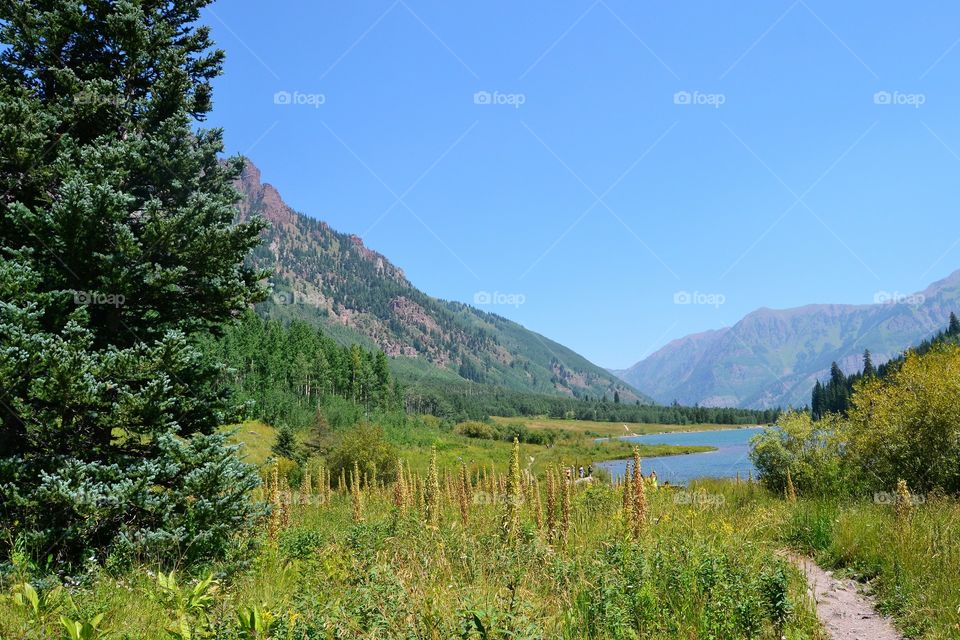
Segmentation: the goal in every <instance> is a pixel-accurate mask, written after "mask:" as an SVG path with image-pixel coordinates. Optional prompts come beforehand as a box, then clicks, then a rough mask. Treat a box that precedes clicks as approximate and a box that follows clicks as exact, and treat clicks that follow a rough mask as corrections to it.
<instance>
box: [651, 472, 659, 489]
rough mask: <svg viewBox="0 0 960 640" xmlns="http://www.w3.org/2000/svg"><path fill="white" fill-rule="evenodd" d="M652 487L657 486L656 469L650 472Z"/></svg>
mask: <svg viewBox="0 0 960 640" xmlns="http://www.w3.org/2000/svg"><path fill="white" fill-rule="evenodd" d="M650 487H651V488H652V489H656V488H657V472H656V471H651V472H650Z"/></svg>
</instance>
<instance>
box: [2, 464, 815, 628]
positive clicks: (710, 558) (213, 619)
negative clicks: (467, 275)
mask: <svg viewBox="0 0 960 640" xmlns="http://www.w3.org/2000/svg"><path fill="white" fill-rule="evenodd" d="M510 458H512V460H511V461H510V462H509V465H508V468H509V473H508V474H504V473H501V472H498V471H496V470H490V469H487V468H486V467H479V466H471V465H469V464H467V463H466V462H464V461H461V462H460V463H459V464H457V465H456V466H453V467H450V468H447V467H444V466H443V465H441V464H440V463H439V462H438V461H437V459H436V458H434V457H433V456H431V460H430V461H428V462H427V464H426V469H427V473H426V474H423V473H421V472H419V471H413V470H412V469H411V468H412V467H419V466H421V465H410V464H404V465H402V467H401V468H402V469H403V473H401V474H400V478H401V479H402V480H398V481H397V484H396V485H390V486H385V485H384V484H383V483H381V482H378V481H375V480H373V479H372V477H371V475H372V476H373V477H375V474H371V475H367V477H366V478H362V475H363V474H362V472H361V471H360V470H354V472H353V473H352V474H350V477H349V478H347V479H345V481H344V488H343V489H342V490H334V489H332V488H330V485H331V484H332V483H330V480H329V477H327V478H326V480H319V478H323V477H324V476H325V473H324V472H323V471H322V469H311V471H310V477H311V478H312V479H314V480H313V482H314V484H315V485H316V486H311V487H310V488H309V489H307V488H306V487H304V488H303V489H302V490H297V489H291V488H290V487H289V486H287V485H286V484H285V483H284V480H283V476H282V474H279V473H275V472H274V470H273V469H270V470H268V479H269V482H268V484H267V487H266V494H265V495H267V496H269V498H270V500H271V501H273V502H274V503H275V505H274V506H275V509H274V516H273V517H272V518H271V519H270V520H269V521H268V522H267V523H265V526H264V530H263V532H262V548H261V551H260V552H259V553H258V554H257V555H256V556H254V557H250V558H247V559H246V560H247V561H248V563H247V565H246V567H245V568H242V569H241V570H239V571H234V572H233V573H228V572H226V571H225V570H226V569H228V568H229V567H227V566H226V565H225V566H221V567H213V568H212V569H213V570H214V571H215V577H216V580H215V581H214V582H213V583H210V585H208V586H209V588H210V589H211V591H210V594H211V597H210V599H209V601H208V600H206V599H203V600H202V605H198V608H189V607H188V608H185V609H182V610H181V609H177V610H174V609H172V608H171V605H170V604H169V603H170V602H173V601H176V602H184V601H187V600H188V598H187V596H188V594H189V592H190V590H191V589H197V588H199V586H200V585H201V584H202V583H201V582H200V579H201V578H202V577H203V576H205V575H207V571H208V570H209V569H211V568H204V569H203V570H202V571H201V570H200V569H199V568H198V569H197V573H196V575H195V576H194V577H193V578H191V577H190V576H189V575H183V576H180V577H179V582H178V584H179V585H181V587H178V589H181V588H182V590H183V594H184V595H183V597H179V596H178V597H177V598H171V597H167V596H164V594H165V593H166V592H165V591H164V590H163V589H162V588H161V587H160V586H158V584H157V582H156V580H155V579H154V578H153V576H152V575H151V573H150V571H151V568H150V567H138V568H134V569H131V570H127V571H121V572H118V573H115V574H111V573H109V572H107V571H105V570H103V569H101V568H95V567H93V566H91V571H90V573H89V574H87V575H84V576H80V577H79V578H78V579H77V580H75V581H74V582H72V583H71V584H70V585H69V589H68V591H69V593H70V596H71V600H72V602H73V603H75V606H74V605H71V604H70V603H66V602H64V603H63V604H62V605H61V606H60V607H59V608H58V609H56V610H54V609H51V610H50V611H49V612H46V613H45V614H44V617H42V619H37V620H31V618H30V616H29V615H28V612H26V611H24V610H22V608H20V607H18V606H17V605H15V604H13V603H12V602H9V601H8V602H4V603H3V604H0V636H2V637H4V638H7V637H9V638H21V637H29V634H30V633H33V634H34V636H35V637H43V638H47V637H56V635H55V634H56V624H57V616H59V615H62V614H69V615H71V616H76V617H78V618H79V617H82V616H95V615H97V614H99V613H103V614H104V616H105V617H104V625H105V627H106V628H109V629H112V630H114V631H117V632H119V634H120V637H124V634H125V636H126V637H129V638H168V637H171V636H169V633H171V630H173V631H175V627H176V625H179V624H183V620H186V621H187V622H186V623H187V624H188V625H194V627H195V628H192V629H191V632H192V634H193V636H194V637H200V636H202V635H203V634H208V635H209V636H211V637H213V636H215V637H217V638H224V639H229V638H244V637H258V638H266V637H270V638H287V637H290V638H300V639H307V638H310V639H313V638H357V637H370V638H393V637H405V638H406V637H428V638H508V637H509V638H557V637H559V638H650V639H654V638H677V637H680V638H781V637H786V638H797V639H799V638H805V639H806V638H818V637H819V635H818V634H819V630H818V625H817V623H816V620H815V617H814V615H813V613H812V610H811V606H810V603H809V602H807V601H806V599H805V593H806V592H805V587H804V585H803V584H802V578H801V577H800V576H799V574H797V572H796V571H795V570H794V569H793V568H792V567H791V566H790V565H789V564H788V563H786V562H785V561H784V560H782V559H780V558H779V556H778V555H777V554H776V553H775V551H776V549H775V546H774V545H772V544H769V543H768V541H769V540H771V539H773V537H774V536H773V531H774V530H775V529H776V528H777V523H778V522H782V521H783V520H784V519H785V518H786V515H785V514H786V512H785V509H786V507H785V505H784V503H783V502H782V501H780V500H778V499H775V498H771V497H769V496H767V495H766V494H764V493H762V492H761V491H760V490H759V489H758V488H757V487H756V486H755V485H753V484H752V483H741V484H736V483H733V482H728V483H713V484H709V483H705V484H703V485H701V486H698V487H695V488H693V489H692V490H691V492H689V493H680V492H676V491H668V490H664V489H660V490H657V491H654V490H649V489H648V490H647V491H646V492H645V495H644V499H645V504H644V506H643V509H642V514H640V513H636V512H635V511H634V509H635V508H636V504H637V503H636V501H635V500H636V494H635V493H634V494H633V495H632V496H631V497H632V498H633V500H631V501H630V502H629V504H630V510H629V511H628V514H633V515H627V516H626V517H625V514H624V510H623V506H622V505H623V503H624V500H623V495H622V492H623V487H611V486H609V485H605V484H601V483H597V482H593V483H591V482H581V483H576V482H574V481H573V480H572V478H570V477H569V476H568V475H567V474H566V473H565V472H564V470H562V469H558V468H556V467H551V468H550V469H548V470H547V473H546V474H545V475H544V476H542V477H541V478H537V477H535V476H534V475H532V474H531V473H530V472H529V470H526V469H522V468H521V465H520V460H522V459H523V457H522V453H521V447H520V445H515V448H514V450H513V451H512V452H511V456H510ZM457 479H459V480H457ZM320 484H326V485H327V487H322V488H321V487H319V485H320ZM544 484H545V487H546V496H545V499H544V497H543V496H541V489H542V486H541V485H544ZM691 496H696V497H691ZM544 505H545V511H546V512H545V513H544V512H543V510H544ZM638 515H639V516H640V517H642V519H643V525H642V526H639V527H634V526H632V523H631V522H630V519H631V518H635V517H637V516H638ZM765 536H766V537H765ZM26 573H27V574H28V575H26V576H25V579H26V580H29V581H33V582H35V583H38V584H39V583H40V582H42V581H41V580H40V578H41V576H39V575H29V574H30V571H27V572H26ZM47 579H48V580H50V579H51V578H49V577H48V578H47ZM10 586H11V585H9V584H5V585H4V589H5V590H9V589H10ZM168 595H169V594H168ZM165 603H166V604H165ZM184 611H185V612H186V613H184ZM258 624H259V625H261V632H257V633H259V635H256V634H255V632H254V631H251V630H250V629H251V628H252V627H253V626H256V625H258Z"/></svg>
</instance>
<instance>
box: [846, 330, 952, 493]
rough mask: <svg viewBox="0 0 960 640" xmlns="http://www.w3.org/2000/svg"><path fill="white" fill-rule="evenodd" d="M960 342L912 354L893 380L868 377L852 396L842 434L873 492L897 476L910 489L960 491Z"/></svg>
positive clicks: (856, 467)
mask: <svg viewBox="0 0 960 640" xmlns="http://www.w3.org/2000/svg"><path fill="white" fill-rule="evenodd" d="M958 432H960V346H957V345H941V346H939V347H936V348H934V349H933V350H932V351H930V352H928V353H926V354H924V355H923V356H917V355H915V354H912V353H911V354H908V355H907V357H906V359H905V361H904V362H903V363H902V365H901V366H900V368H899V369H898V370H897V371H896V372H894V373H893V375H892V376H890V378H889V380H880V379H868V380H866V381H864V382H863V383H862V384H861V385H860V386H859V387H858V388H857V389H856V391H855V393H854V395H853V409H852V410H851V411H850V417H849V421H848V425H847V428H846V429H845V430H844V432H843V435H844V437H845V440H846V443H847V449H846V450H847V453H848V455H849V461H850V467H851V470H853V471H854V472H858V471H859V472H860V473H858V477H859V479H860V480H861V481H862V482H863V483H864V484H865V485H867V486H868V487H869V488H872V489H873V490H889V487H890V486H891V485H892V484H893V483H894V482H896V480H897V478H904V479H905V480H906V481H907V483H908V484H909V485H910V487H911V488H912V489H914V490H919V491H930V490H931V489H933V488H934V487H940V488H942V489H944V490H946V491H947V492H949V493H956V492H958V491H960V438H958V437H957V433H958Z"/></svg>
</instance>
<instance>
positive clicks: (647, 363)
mask: <svg viewBox="0 0 960 640" xmlns="http://www.w3.org/2000/svg"><path fill="white" fill-rule="evenodd" d="M878 295H880V296H884V297H886V298H892V299H891V300H889V301H887V302H883V303H878V304H866V305H843V304H815V305H807V306H803V307H797V308H794V309H782V310H775V309H766V308H763V309H758V310H756V311H754V312H752V313H750V314H748V315H747V316H745V317H744V318H743V319H742V320H740V321H739V322H737V323H736V324H735V325H733V326H732V327H726V328H723V329H718V330H715V331H706V332H704V333H697V334H693V335H689V336H686V337H683V338H680V339H678V340H674V341H673V342H671V343H669V344H667V345H666V346H665V347H663V348H662V349H660V350H659V351H657V352H656V353H653V354H652V355H650V356H649V357H647V358H645V359H644V360H641V361H640V362H638V363H637V364H635V365H633V366H632V367H630V368H629V369H626V370H621V371H616V372H615V373H616V374H617V375H618V376H619V377H620V378H621V379H622V380H624V381H625V382H628V383H629V384H631V385H633V386H634V387H636V388H637V389H640V390H642V391H643V392H644V393H647V394H649V395H650V396H652V397H653V399H654V400H656V401H658V402H672V401H673V400H677V401H679V402H680V403H681V404H695V403H699V404H700V405H703V406H736V407H752V408H770V407H775V406H784V407H785V406H788V405H792V406H803V405H807V404H809V403H810V393H811V390H812V388H813V385H814V383H815V381H816V380H817V379H818V378H819V379H821V380H825V379H826V378H827V376H828V373H829V369H830V364H831V363H832V362H837V364H839V365H840V367H841V368H842V369H843V370H844V371H845V372H847V373H852V372H854V371H857V370H859V368H860V366H861V358H862V355H863V351H864V350H865V349H869V350H870V353H871V354H872V356H873V362H874V364H880V363H882V362H885V361H887V360H889V359H890V358H892V357H894V356H896V355H897V354H899V353H900V352H901V351H903V350H904V349H906V348H907V347H910V346H912V345H914V344H917V343H918V342H920V341H921V340H923V339H925V338H927V337H929V336H930V335H931V334H933V333H935V332H936V331H939V330H941V329H944V328H945V327H946V326H947V322H948V320H949V316H950V312H951V311H957V310H958V309H960V271H956V272H954V273H953V274H951V275H950V276H948V277H947V278H945V279H943V280H940V281H938V282H935V283H933V284H932V285H930V286H929V287H928V288H927V289H926V290H925V291H922V292H920V293H916V294H913V295H912V296H899V295H887V294H878Z"/></svg>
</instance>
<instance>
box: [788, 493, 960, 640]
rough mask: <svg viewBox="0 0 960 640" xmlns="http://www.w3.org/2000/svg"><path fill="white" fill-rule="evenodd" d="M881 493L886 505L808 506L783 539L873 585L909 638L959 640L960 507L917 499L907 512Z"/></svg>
mask: <svg viewBox="0 0 960 640" xmlns="http://www.w3.org/2000/svg"><path fill="white" fill-rule="evenodd" d="M878 496H879V498H880V504H877V503H876V502H865V501H860V502H841V501H838V500H816V501H801V502H800V503H799V504H798V505H797V507H796V509H795V510H794V511H793V513H792V515H791V518H790V520H789V521H788V525H787V526H786V527H785V529H784V539H785V541H786V542H788V543H789V544H791V546H794V547H795V548H797V549H799V550H801V551H804V552H808V553H813V554H816V556H817V558H818V559H819V560H820V562H821V563H823V564H824V565H826V566H827V567H830V568H834V569H842V570H844V571H845V572H846V573H848V574H849V575H851V576H852V577H854V578H857V579H859V580H862V581H865V582H868V583H869V585H870V586H871V587H872V589H873V590H874V591H875V593H876V596H877V599H878V603H879V606H880V608H881V610H882V611H884V612H886V613H888V614H890V615H893V616H894V617H895V618H896V619H897V622H898V624H899V626H900V627H901V628H902V630H903V631H904V633H905V634H906V635H907V636H909V637H917V638H929V639H935V640H941V639H942V640H947V639H956V638H958V637H960V504H958V503H957V502H956V500H952V499H948V498H943V497H931V498H928V499H927V500H925V501H924V502H919V500H918V499H917V497H915V498H914V501H913V506H912V508H909V509H906V510H905V509H903V508H902V507H900V505H899V501H898V500H896V499H895V496H896V494H895V493H891V494H878ZM886 502H891V504H886ZM898 507H900V508H898ZM905 512H906V513H905Z"/></svg>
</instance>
